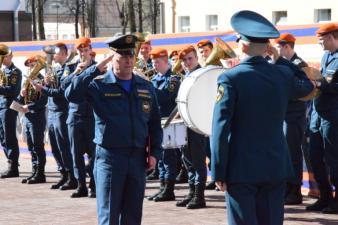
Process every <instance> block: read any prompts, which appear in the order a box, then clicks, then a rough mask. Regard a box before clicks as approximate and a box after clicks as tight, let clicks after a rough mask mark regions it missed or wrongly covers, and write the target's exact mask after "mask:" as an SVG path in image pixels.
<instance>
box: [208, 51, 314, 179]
mask: <svg viewBox="0 0 338 225" xmlns="http://www.w3.org/2000/svg"><path fill="white" fill-rule="evenodd" d="M218 85H219V87H218V95H217V99H216V104H215V108H214V116H213V125H212V135H211V138H210V141H211V153H212V159H211V162H212V177H213V179H214V180H216V181H225V182H227V183H252V182H274V181H282V180H284V179H286V178H289V177H292V175H293V170H292V165H291V161H290V156H289V151H288V147H287V143H286V140H285V137H284V134H283V120H284V118H285V114H286V110H287V104H288V101H289V99H295V98H300V97H302V96H305V95H307V94H308V93H310V92H311V91H312V89H313V85H312V83H311V82H310V81H309V80H308V79H307V78H305V79H304V80H299V79H295V77H294V76H293V73H292V71H290V69H289V68H288V67H285V66H277V65H272V64H269V63H268V62H267V60H266V59H264V58H263V57H261V56H255V57H249V58H247V59H245V60H243V61H242V62H241V63H240V64H239V65H237V66H236V67H234V68H232V69H230V70H228V71H226V72H224V73H223V74H222V75H221V76H220V77H219V79H218Z"/></svg>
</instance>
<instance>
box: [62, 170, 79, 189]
mask: <svg viewBox="0 0 338 225" xmlns="http://www.w3.org/2000/svg"><path fill="white" fill-rule="evenodd" d="M77 185H78V182H77V180H76V179H75V177H74V175H73V173H72V172H70V171H68V172H67V182H66V183H65V184H64V185H62V186H61V187H60V190H62V191H65V190H75V189H76V188H77Z"/></svg>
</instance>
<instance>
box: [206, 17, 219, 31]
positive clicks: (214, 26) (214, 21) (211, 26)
mask: <svg viewBox="0 0 338 225" xmlns="http://www.w3.org/2000/svg"><path fill="white" fill-rule="evenodd" d="M206 30H207V31H214V30H218V16H217V15H207V17H206Z"/></svg>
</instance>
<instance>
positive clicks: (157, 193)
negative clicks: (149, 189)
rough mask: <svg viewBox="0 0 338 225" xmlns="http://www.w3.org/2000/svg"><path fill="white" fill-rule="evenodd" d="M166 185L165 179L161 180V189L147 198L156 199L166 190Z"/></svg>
mask: <svg viewBox="0 0 338 225" xmlns="http://www.w3.org/2000/svg"><path fill="white" fill-rule="evenodd" d="M164 186H165V183H164V180H160V190H159V191H158V192H156V193H155V194H153V195H150V196H148V197H147V199H148V200H149V201H152V200H154V198H156V197H157V196H158V195H159V194H161V192H162V191H163V190H164Z"/></svg>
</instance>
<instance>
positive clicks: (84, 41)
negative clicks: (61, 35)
mask: <svg viewBox="0 0 338 225" xmlns="http://www.w3.org/2000/svg"><path fill="white" fill-rule="evenodd" d="M90 44H91V41H90V39H89V38H87V37H82V38H79V39H78V40H77V41H76V42H75V48H76V49H79V48H86V47H89V46H90Z"/></svg>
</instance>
